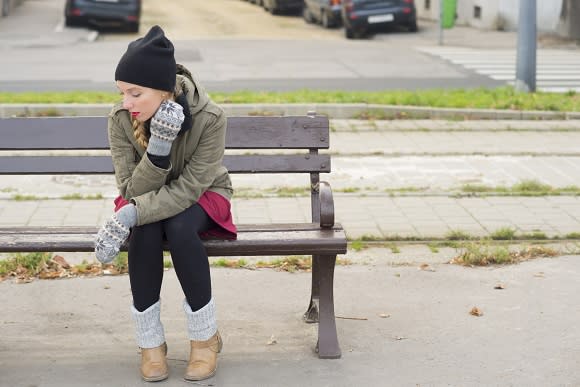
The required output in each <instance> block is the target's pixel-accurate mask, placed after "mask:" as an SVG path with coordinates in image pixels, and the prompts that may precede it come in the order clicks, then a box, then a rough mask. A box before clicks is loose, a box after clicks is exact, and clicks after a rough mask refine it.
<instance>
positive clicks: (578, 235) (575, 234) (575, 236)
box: [564, 232, 580, 239]
mask: <svg viewBox="0 0 580 387" xmlns="http://www.w3.org/2000/svg"><path fill="white" fill-rule="evenodd" d="M564 239H580V232H571V233H568V234H566V235H564Z"/></svg>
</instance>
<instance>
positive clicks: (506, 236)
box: [490, 227, 516, 241]
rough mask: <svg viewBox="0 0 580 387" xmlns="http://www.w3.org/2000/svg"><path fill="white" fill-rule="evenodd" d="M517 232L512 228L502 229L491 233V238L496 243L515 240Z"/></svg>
mask: <svg viewBox="0 0 580 387" xmlns="http://www.w3.org/2000/svg"><path fill="white" fill-rule="evenodd" d="M515 235H516V230H514V229H513V228H511V227H502V228H500V229H497V230H495V231H494V232H493V233H491V235H490V238H491V239H493V240H496V241H509V240H512V239H515Z"/></svg>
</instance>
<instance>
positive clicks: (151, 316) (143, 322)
mask: <svg viewBox="0 0 580 387" xmlns="http://www.w3.org/2000/svg"><path fill="white" fill-rule="evenodd" d="M131 312H132V314H133V320H134V321H135V331H136V336H137V345H138V346H139V347H140V348H156V347H159V346H160V345H161V344H163V343H165V333H164V331H163V324H161V300H159V301H157V302H156V303H155V304H153V305H151V306H150V307H149V308H147V309H145V310H144V311H143V312H139V311H138V310H137V309H135V306H134V305H131Z"/></svg>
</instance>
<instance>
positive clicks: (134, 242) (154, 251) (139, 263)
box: [129, 204, 214, 312]
mask: <svg viewBox="0 0 580 387" xmlns="http://www.w3.org/2000/svg"><path fill="white" fill-rule="evenodd" d="M213 224H214V222H213V220H211V218H210V217H209V216H208V215H207V214H206V213H205V211H204V210H203V209H202V208H201V207H200V206H199V204H194V205H193V206H191V207H190V208H188V209H187V210H185V211H183V212H181V213H180V214H177V215H175V216H173V217H171V218H167V219H164V220H161V221H159V222H155V223H149V224H145V225H142V226H137V227H133V229H132V231H131V240H130V241H129V279H130V281H131V292H132V293H133V305H134V306H135V309H137V310H138V311H140V312H142V311H144V310H145V309H147V308H149V307H150V306H151V305H153V304H155V303H156V302H157V301H158V300H159V295H160V293H161V282H162V280H163V236H165V237H166V238H167V241H168V244H169V251H170V253H171V259H172V261H173V267H174V268H175V273H176V274H177V278H178V279H179V283H180V284H181V289H183V293H184V294H185V298H186V299H187V302H188V303H189V306H190V307H191V309H192V310H193V311H196V310H199V309H201V308H202V307H204V306H205V305H207V303H208V302H209V301H210V300H211V278H210V272H209V261H208V259H207V253H206V251H205V247H204V246H203V244H202V242H201V239H200V238H199V235H198V233H199V232H201V231H206V230H208V229H209V228H210V227H211V226H212V225H213Z"/></svg>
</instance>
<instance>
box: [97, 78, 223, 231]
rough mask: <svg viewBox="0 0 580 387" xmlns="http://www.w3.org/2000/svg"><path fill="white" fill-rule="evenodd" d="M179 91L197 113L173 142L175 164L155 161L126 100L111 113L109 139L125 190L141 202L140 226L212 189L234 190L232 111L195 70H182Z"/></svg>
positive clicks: (181, 208)
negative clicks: (229, 159)
mask: <svg viewBox="0 0 580 387" xmlns="http://www.w3.org/2000/svg"><path fill="white" fill-rule="evenodd" d="M176 89H177V92H178V93H177V94H179V93H180V92H182V93H184V95H185V97H186V99H187V104H188V106H189V111H190V114H191V120H192V126H191V128H182V130H181V132H180V133H179V135H178V136H177V138H176V139H175V140H174V141H173V144H172V147H171V153H170V166H169V168H168V169H163V168H159V167H157V166H155V164H153V163H152V162H151V160H150V159H149V157H148V156H147V151H146V149H145V148H143V147H142V146H141V145H139V144H138V143H137V141H136V140H135V136H134V134H133V126H132V123H131V116H130V114H129V111H128V110H127V109H124V108H123V106H122V103H118V104H116V105H115V106H114V107H113V109H112V110H111V112H110V113H109V118H108V134H109V144H110V147H111V156H112V158H113V167H114V169H115V178H116V181H117V188H118V189H119V193H120V195H121V196H122V197H123V198H124V199H126V200H130V201H132V202H133V203H135V205H136V206H137V214H138V217H137V225H138V226H140V225H143V224H148V223H153V222H157V221H160V220H162V219H166V218H169V217H172V216H174V215H177V214H179V213H180V212H182V211H184V210H185V209H187V208H189V207H191V206H192V205H193V204H195V203H196V202H197V201H198V200H199V198H200V197H201V195H202V194H203V193H204V192H205V191H206V190H210V191H214V192H216V193H219V194H221V195H222V196H224V197H225V198H227V199H228V200H230V199H231V197H232V195H233V189H232V184H231V180H230V177H229V174H228V171H227V169H226V168H225V167H224V166H223V165H222V161H223V156H224V149H225V137H226V124H227V122H226V116H225V114H224V112H223V110H222V109H221V108H220V107H219V106H218V105H216V104H215V103H214V102H213V101H211V99H210V98H209V96H208V95H207V93H206V92H205V90H204V89H203V88H202V87H201V86H200V84H199V83H198V82H197V81H196V80H195V79H194V78H193V76H192V75H191V73H190V72H189V71H188V70H187V69H185V68H184V67H182V66H178V70H177V86H176Z"/></svg>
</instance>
